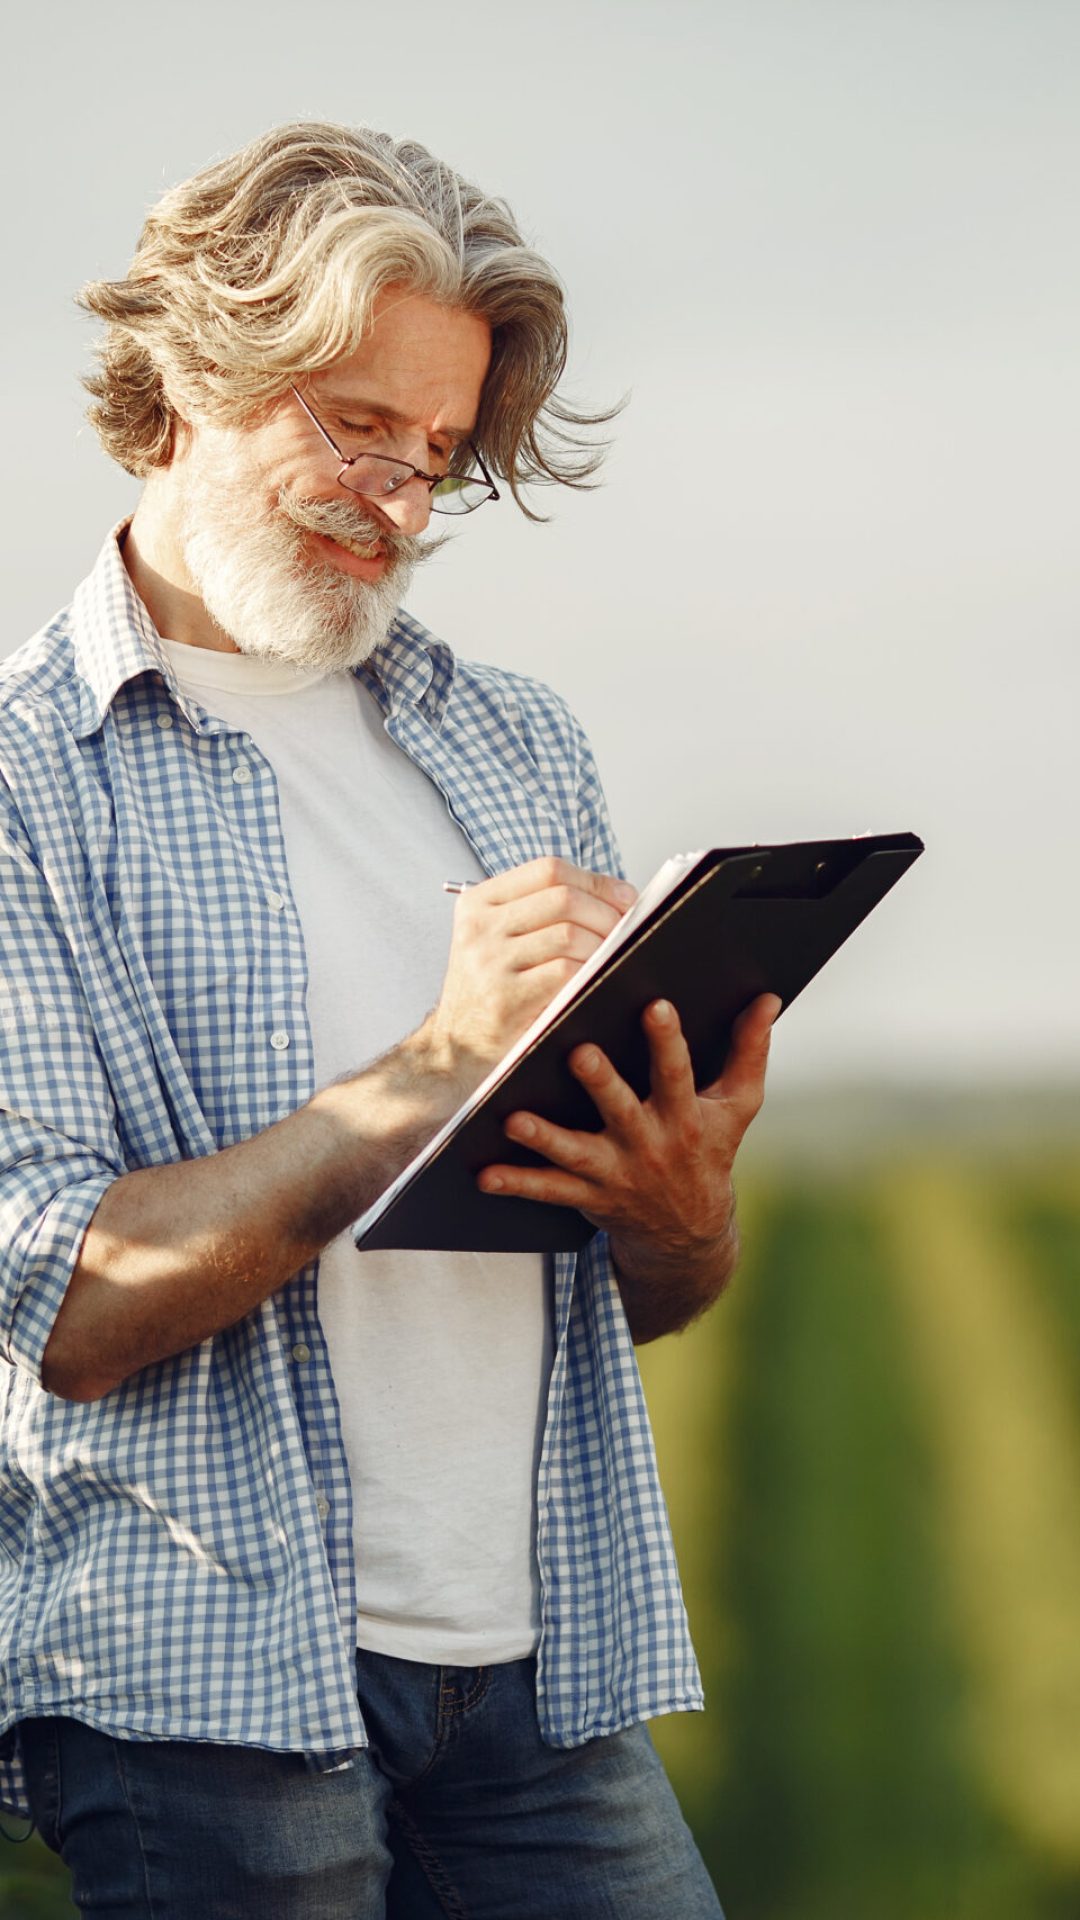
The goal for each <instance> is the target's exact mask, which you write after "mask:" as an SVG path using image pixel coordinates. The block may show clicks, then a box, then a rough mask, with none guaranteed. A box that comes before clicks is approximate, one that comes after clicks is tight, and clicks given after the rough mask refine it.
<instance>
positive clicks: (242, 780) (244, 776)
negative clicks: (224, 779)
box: [232, 766, 251, 787]
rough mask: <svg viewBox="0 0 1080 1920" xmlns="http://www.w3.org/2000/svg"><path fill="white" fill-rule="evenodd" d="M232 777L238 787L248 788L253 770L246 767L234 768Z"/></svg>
mask: <svg viewBox="0 0 1080 1920" xmlns="http://www.w3.org/2000/svg"><path fill="white" fill-rule="evenodd" d="M232 777H233V779H234V780H235V782H236V784H237V786H238V787H246V786H247V785H248V784H249V782H250V780H251V768H250V767H244V766H239V767H234V768H233V770H232Z"/></svg>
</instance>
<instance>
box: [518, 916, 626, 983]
mask: <svg viewBox="0 0 1080 1920" xmlns="http://www.w3.org/2000/svg"><path fill="white" fill-rule="evenodd" d="M601 938H602V936H601V935H600V934H598V933H592V932H591V931H590V930H589V928H588V927H577V926H575V925H574V924H573V922H572V921H570V920H559V921H557V922H556V923H555V925H554V926H550V927H540V928H539V929H538V930H537V932H535V933H523V934H519V935H518V936H517V938H516V939H514V940H512V941H511V942H510V945H509V946H508V947H507V949H506V958H507V962H508V964H509V966H510V968H511V969H512V971H513V972H515V973H525V972H527V971H528V970H529V968H530V967H544V966H547V964H548V962H549V961H551V960H572V961H573V962H574V963H575V966H574V971H576V970H577V968H578V967H580V965H581V963H582V961H583V960H588V959H589V958H590V957H591V955H592V954H594V953H595V952H596V949H597V947H598V946H599V945H600V941H601Z"/></svg>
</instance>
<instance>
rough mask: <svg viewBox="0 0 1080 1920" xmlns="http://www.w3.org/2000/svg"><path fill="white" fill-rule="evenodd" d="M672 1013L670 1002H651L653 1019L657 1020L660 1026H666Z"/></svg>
mask: <svg viewBox="0 0 1080 1920" xmlns="http://www.w3.org/2000/svg"><path fill="white" fill-rule="evenodd" d="M674 1011H675V1009H674V1007H673V1006H672V1004H671V1001H670V1000H654V1001H653V1019H654V1020H659V1022H660V1024H661V1026H666V1025H667V1023H668V1021H669V1020H670V1019H671V1016H672V1014H673V1013H674Z"/></svg>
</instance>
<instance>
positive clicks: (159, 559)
mask: <svg viewBox="0 0 1080 1920" xmlns="http://www.w3.org/2000/svg"><path fill="white" fill-rule="evenodd" d="M123 555H124V565H125V567H126V568H127V570H128V574H129V576H130V579H131V584H132V586H133V587H134V588H135V591H136V593H137V594H138V596H139V598H140V600H141V601H142V603H143V605H144V607H145V608H146V610H147V612H148V613H149V615H150V618H151V620H152V621H153V623H154V625H155V627H156V628H157V630H158V632H159V633H160V634H163V635H164V636H165V638H166V639H168V640H180V641H183V643H184V644H185V645H186V646H189V647H206V648H208V649H209V650H210V651H211V652H212V653H237V652H238V651H239V649H238V648H237V647H236V646H235V645H234V644H233V642H232V641H231V640H230V639H229V637H228V635H227V634H224V633H222V631H221V628H220V627H218V626H216V625H215V624H214V622H213V620H211V618H210V615H209V614H208V613H207V611H206V608H205V607H204V606H203V603H202V601H201V600H200V598H199V594H198V590H197V588H196V586H195V583H194V581H193V580H192V578H191V575H190V574H189V572H188V570H187V564H186V562H185V560H184V549H183V542H182V540H181V538H180V488H179V480H178V475H177V473H176V471H175V468H174V467H164V468H161V469H159V470H158V471H157V472H155V473H152V474H151V475H150V478H149V480H148V481H147V483H146V486H145V488H144V489H143V493H142V497H141V499H140V501H139V504H138V506H137V507H136V509H135V514H134V517H133V519H132V522H131V525H130V526H129V528H128V530H127V534H126V536H125V539H124V546H123Z"/></svg>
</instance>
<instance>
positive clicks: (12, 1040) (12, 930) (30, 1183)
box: [0, 794, 125, 1379]
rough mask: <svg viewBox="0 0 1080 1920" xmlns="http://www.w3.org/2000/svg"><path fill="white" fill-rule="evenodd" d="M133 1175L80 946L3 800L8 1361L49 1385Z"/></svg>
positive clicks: (1, 1077) (0, 925)
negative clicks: (87, 1245) (106, 1212)
mask: <svg viewBox="0 0 1080 1920" xmlns="http://www.w3.org/2000/svg"><path fill="white" fill-rule="evenodd" d="M124 1170H125V1167H124V1158H123V1153H122V1150H121V1146H120V1141H119V1137H118V1133H117V1127H116V1115H115V1109H114V1104H113V1099H112V1094H111V1091H110V1088H109V1083H108V1078H107V1075H106V1073H105V1069H104V1064H103V1062H102V1059H101V1056H100V1053H99V1051H98V1047H97V1043H96V1040H95V1037H94V1031H93V1024H92V1021H91V1017H90V1011H89V1007H88V1005H87V1001H86V996H85V993H84V992H83V989H82V985H81V982H80V978H79V969H78V960H77V955H76V952H75V950H74V945H73V943H72V941H71V940H70V939H69V938H68V936H67V935H66V933H65V931H64V929H63V927H62V925H61V924H60V919H59V915H58V912H57V908H56V903H55V900H54V898H53V895H52V891H51V888H50V886H49V883H48V880H47V878H46V876H45V874H44V873H43V872H42V871H41V870H40V869H39V867H38V866H37V864H36V862H35V860H34V858H33V856H32V853H31V851H30V850H29V848H28V846H27V844H26V841H25V836H24V835H23V833H22V832H21V829H20V823H19V821H18V817H17V815H16V814H15V812H14V809H13V808H12V805H11V802H10V798H9V796H7V795H6V794H0V1355H2V1356H3V1358H4V1359H6V1360H7V1361H8V1362H9V1363H11V1364H12V1365H14V1366H18V1367H22V1368H25V1369H26V1370H27V1371H28V1372H30V1373H32V1374H33V1375H34V1376H35V1377H36V1378H38V1379H40V1375H41V1359H42V1355H43V1353H44V1351H45V1346H46V1343H47V1341H48V1338H49V1334H50V1332H51V1331H52V1326H53V1322H54V1320H55V1319H56V1315H57V1313H58V1312H59V1310H60V1306H61V1303H62V1301H63V1298H64V1292H65V1289H66V1287H67V1284H68V1281H69V1279H70V1277H71V1273H72V1269H73V1268H74V1266H75V1263H76V1261H77V1259H78V1255H79V1249H80V1247H81V1245H82V1241H83V1236H84V1235H85V1232H86V1228H87V1226H88V1224H89V1222H90V1219H91V1216H92V1215H93V1213H94V1211H95V1209H96V1208H97V1206H98V1203H99V1202H100V1200H101V1197H102V1194H103V1193H104V1192H105V1190H106V1188H107V1187H109V1186H111V1184H112V1182H113V1181H114V1180H115V1179H117V1178H118V1176H119V1175H120V1174H122V1173H123V1172H124Z"/></svg>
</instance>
